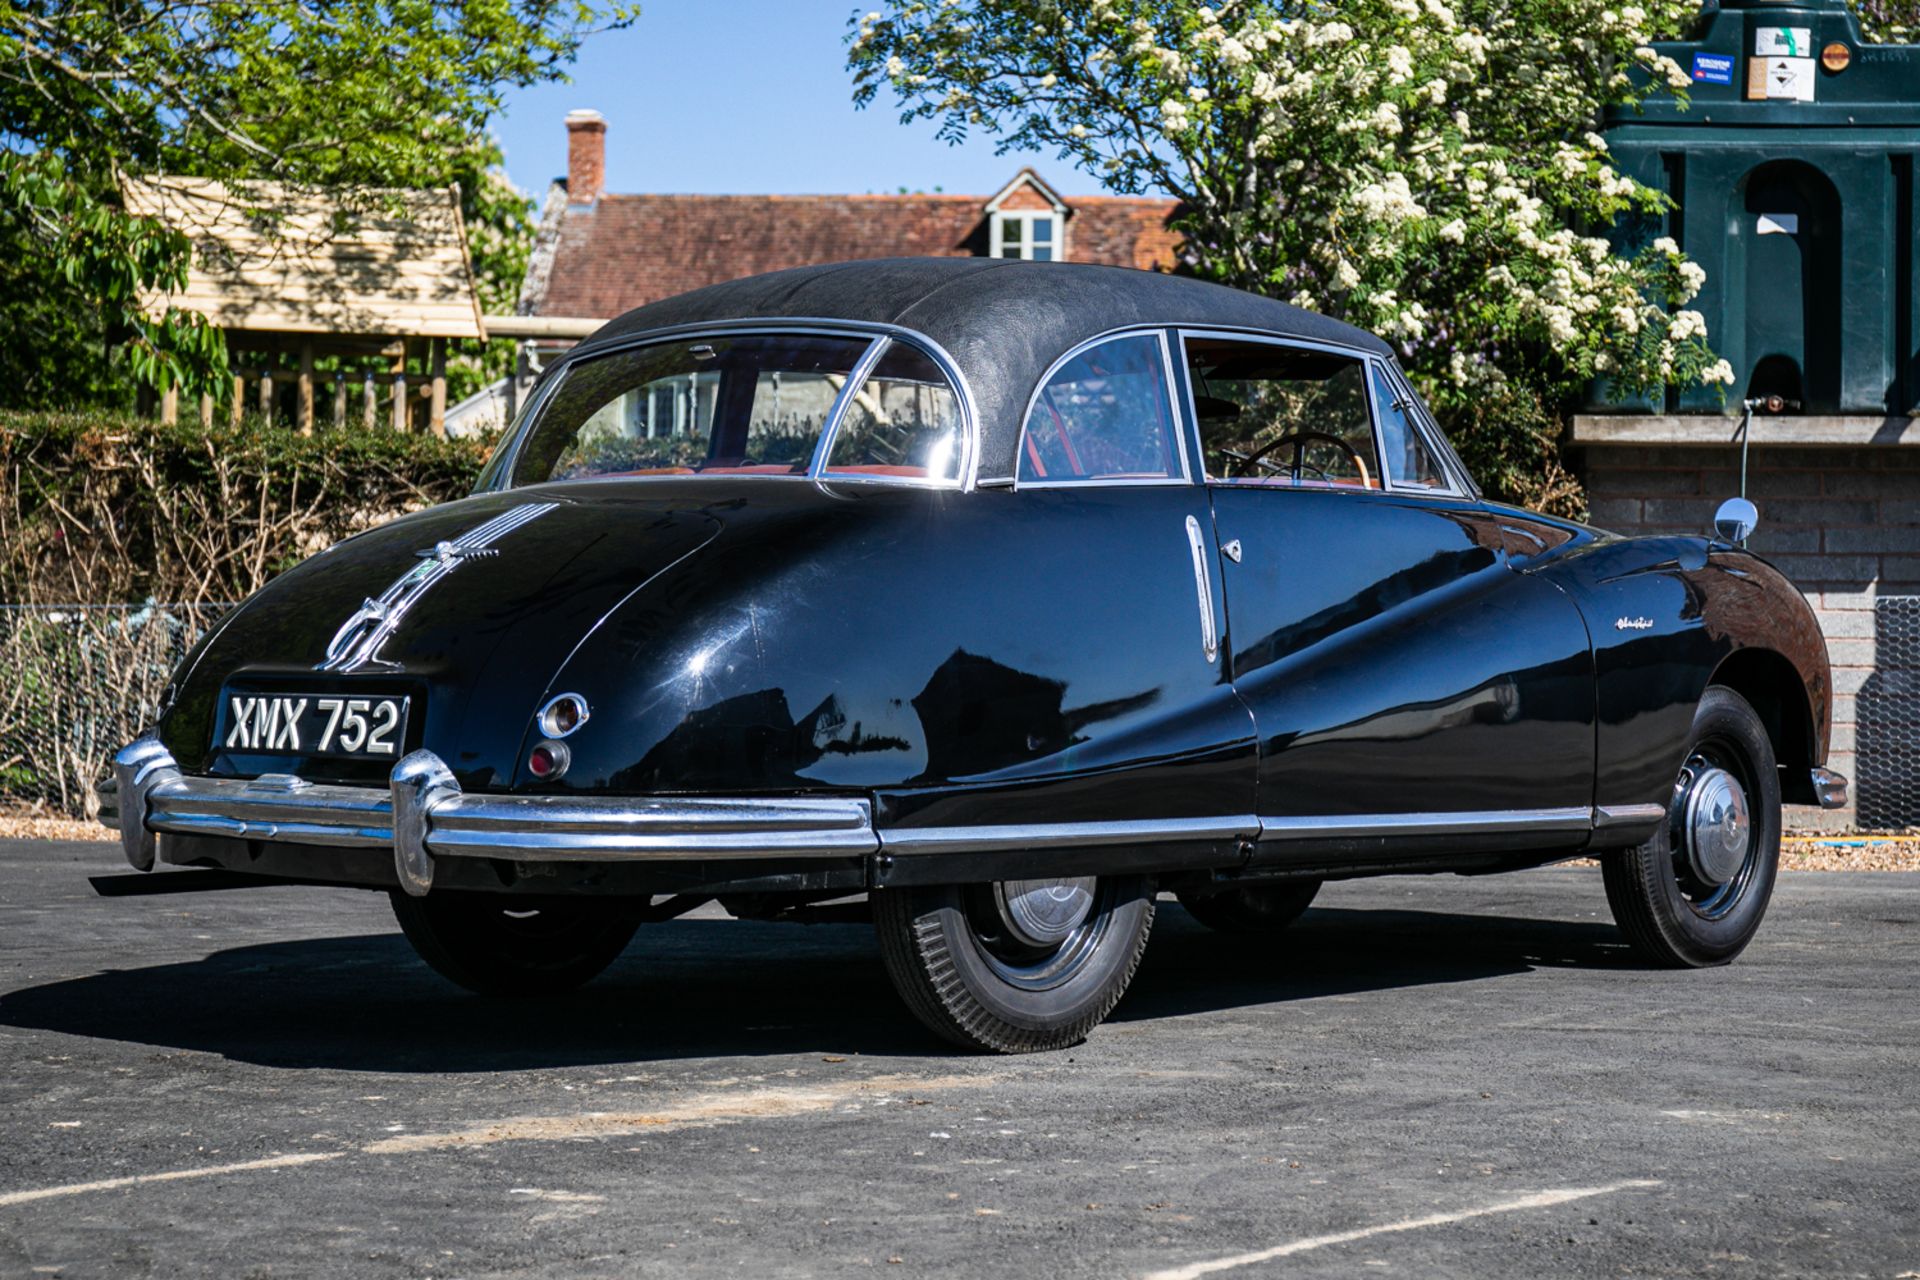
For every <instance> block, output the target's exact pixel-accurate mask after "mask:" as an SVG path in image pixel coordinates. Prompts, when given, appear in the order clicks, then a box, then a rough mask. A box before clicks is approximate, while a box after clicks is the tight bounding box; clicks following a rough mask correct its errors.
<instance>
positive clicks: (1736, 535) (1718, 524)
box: [1713, 498, 1760, 545]
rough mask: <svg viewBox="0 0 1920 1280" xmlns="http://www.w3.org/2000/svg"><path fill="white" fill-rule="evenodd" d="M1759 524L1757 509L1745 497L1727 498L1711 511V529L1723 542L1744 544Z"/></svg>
mask: <svg viewBox="0 0 1920 1280" xmlns="http://www.w3.org/2000/svg"><path fill="white" fill-rule="evenodd" d="M1759 525H1760V511H1759V509H1758V508H1757V507H1755V506H1754V505H1753V504H1752V503H1751V502H1748V501H1747V500H1746V499H1745V498H1728V499H1727V500H1726V501H1725V502H1723V503H1721V504H1720V509H1719V510H1718V511H1716V512H1714V513H1713V531H1714V532H1715V533H1716V534H1718V535H1720V538H1721V540H1722V541H1723V542H1731V543H1735V544H1736V545H1740V544H1744V543H1745V542H1746V540H1747V539H1748V538H1750V537H1752V536H1753V531H1754V530H1755V529H1756V528H1758V527H1759Z"/></svg>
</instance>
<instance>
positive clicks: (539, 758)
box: [527, 747, 559, 778]
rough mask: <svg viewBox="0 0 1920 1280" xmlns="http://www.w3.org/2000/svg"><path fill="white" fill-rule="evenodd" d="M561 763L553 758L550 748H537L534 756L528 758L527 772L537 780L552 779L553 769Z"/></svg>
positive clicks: (534, 750)
mask: <svg viewBox="0 0 1920 1280" xmlns="http://www.w3.org/2000/svg"><path fill="white" fill-rule="evenodd" d="M558 763H559V762H558V761H557V760H555V759H554V758H553V750H552V748H550V747H535V748H534V749H533V754H532V755H530V756H528V757H527V771H528V772H529V773H531V774H533V776H534V777H536V778H551V777H552V776H553V767H554V765H556V764H558Z"/></svg>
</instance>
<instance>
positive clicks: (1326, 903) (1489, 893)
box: [0, 841, 1920, 1280]
mask: <svg viewBox="0 0 1920 1280" xmlns="http://www.w3.org/2000/svg"><path fill="white" fill-rule="evenodd" d="M124 869H125V868H124V865H123V864H121V863H120V862H119V856H118V850H117V847H115V846H111V845H102V844H55V843H50V842H27V841H11V842H0V1277H5V1278H7V1280H11V1278H12V1277H32V1276H37V1275H49V1276H63V1277H83V1276H220V1277H256V1276H258V1277H267V1276H275V1277H277V1276H351V1277H410V1278H418V1277H434V1276H468V1277H495V1276H500V1277H505V1276H513V1277H529V1276H540V1277H556V1278H558V1277H565V1278H567V1280H577V1278H582V1277H601V1276H608V1277H613V1276H651V1275H660V1276H667V1275H672V1276H680V1275H696V1276H703V1275H723V1274H726V1275H732V1274H745V1275H753V1276H756V1277H759V1276H840V1275H845V1274H847V1273H850V1272H861V1271H864V1270H867V1269H873V1270H876V1271H879V1272H881V1273H883V1274H887V1275H951V1276H971V1275H993V1276H996V1277H1003V1276H1009V1275H1023V1276H1034V1277H1054V1276H1100V1277H1110V1276H1180V1277H1199V1276H1203V1275H1222V1276H1228V1277H1246V1278H1248V1280H1252V1278H1253V1277H1269V1276H1289V1277H1292V1276H1328V1277H1332V1276H1338V1277H1352V1276H1356V1275H1365V1276H1374V1275H1379V1276H1396V1275H1398V1276H1410V1277H1411V1276H1417V1277H1422V1278H1426V1277H1436V1276H1473V1277H1491V1276H1515V1277H1538V1276H1741V1277H1745V1276H1807V1275H1835V1276H1856V1275H1858V1276H1878V1277H1886V1278H1888V1280H1893V1278H1895V1277H1900V1276H1903V1275H1905V1276H1908V1277H1913V1276H1916V1275H1920V1000H1916V987H1917V986H1920V976H1917V968H1916V962H1920V930H1916V927H1915V925H1916V920H1920V875H1912V874H1907V875H1902V874H1895V873H1886V874H1873V873H1832V874H1815V873H1801V874H1794V875H1789V876H1787V877H1786V878H1785V879H1784V880H1783V882H1782V886H1781V889H1780V892H1779V894H1778V895H1777V897H1776V899H1775V903H1774V907H1773V911H1772V913H1771V914H1770V915H1769V917H1768V919H1767V921H1766V923H1765V924H1764V925H1763V926H1762V929H1761V933H1760V937H1759V939H1758V941H1757V942H1756V943H1755V944H1754V946H1753V947H1752V948H1751V949H1750V950H1749V951H1748V952H1747V954H1746V955H1745V956H1743V957H1742V958H1741V959H1740V960H1738V961H1737V962H1735V963H1734V964H1733V965H1731V966H1729V967H1726V968H1722V969H1716V970H1709V971H1703V972H1686V973H1671V972H1661V971H1655V970H1649V969H1645V968H1642V967H1640V966H1639V965H1637V964H1636V963H1635V962H1634V961H1633V959H1632V958H1631V957H1630V956H1629V955H1628V954H1627V953H1626V952H1625V950H1624V948H1623V946H1622V945H1621V942H1620V940H1619V937H1618V935H1617V934H1616V932H1615V930H1614V928H1613V925H1612V923H1611V921H1610V919H1609V917H1608V915H1607V911H1606V903H1605V899H1604V896H1603V894H1602V892H1601V887H1600V880H1599V875H1598V873H1597V872H1595V871H1592V870H1582V869H1576V868H1557V869H1547V870H1542V871H1535V872H1527V873H1523V874H1520V875H1512V876H1503V877H1492V878H1482V879H1465V878H1458V877H1451V876H1447V877H1433V878H1395V879H1386V880H1373V881H1359V882H1353V883H1348V884H1338V885H1332V886H1329V887H1328V888H1327V889H1326V890H1325V891H1324V892H1323V894H1322V895H1321V898H1320V900H1319V903H1318V905H1317V906H1316V908H1315V909H1314V910H1313V911H1311V912H1309V913H1308V915H1307V916H1306V917H1305V919H1304V920H1302V921H1301V922H1300V924H1299V925H1297V926H1296V927H1295V929H1294V930H1292V931H1291V932H1290V933H1289V934H1288V935H1287V936H1285V937H1284V938H1283V939H1281V940H1278V941H1269V942H1260V943H1247V942H1241V941H1236V940H1233V939H1228V938H1223V937H1220V936H1218V935H1214V934H1210V933H1208V932H1207V931H1206V930H1205V929H1203V928H1202V927H1201V926H1199V925H1198V924H1196V923H1195V922H1194V921H1192V920H1191V919H1190V918H1189V917H1188V916H1187V915H1186V914H1185V913H1184V912H1183V911H1182V910H1181V909H1180V908H1179V907H1178V906H1177V905H1176V904H1174V903H1172V902H1171V901H1163V903H1162V904H1161V910H1160V916H1159V920H1158V922H1157V923H1156V925H1155V930H1154V937H1153V942H1152V944H1151V946H1150V948H1149V950H1148V952H1147V956H1146V960H1145V962H1144V964H1143V965H1142V967H1141V970H1140V974H1139V977H1138V979H1137V981H1136V982H1135V984H1134V988H1133V991H1132V993H1131V994H1130V995H1129V996H1128V998H1127V999H1126V1000H1125V1001H1124V1002H1123V1003H1122V1004H1121V1006H1120V1008H1119V1010H1118V1011H1117V1012H1116V1014H1115V1015H1114V1017H1113V1018H1112V1019H1111V1020H1110V1021H1109V1022H1108V1023H1107V1025H1105V1026H1104V1027H1102V1028H1100V1029H1099V1030H1098V1031H1096V1032H1095V1033H1094V1035H1093V1037H1092V1038H1091V1039H1090V1040H1089V1041H1088V1042H1087V1043H1086V1044H1084V1045H1082V1046H1080V1047H1078V1048H1076V1049H1072V1050H1068V1051H1065V1052H1062V1053H1054V1054H1044V1055H1037V1056H1033V1057H1025V1058H987V1057H975V1056H968V1055H964V1054H958V1053H951V1052H948V1051H947V1050H945V1049H944V1048H942V1047H941V1046H940V1045H939V1044H938V1043H936V1042H935V1041H933V1040H932V1039H931V1038H930V1037H929V1036H928V1035H926V1034H925V1033H923V1032H922V1031H921V1030H920V1029H919V1028H918V1026H917V1025H916V1024H915V1023H914V1022H913V1021H912V1019H911V1018H910V1016H909V1015H908V1014H907V1013H906V1011H905V1010H904V1008H903V1007H902V1006H901V1005H900V1004H899V1003H898V1002H897V1000H896V999H895V997H894V996H893V993H892V991H891V989H890V988H889V986H888V984H887V981H886V977H885V975H884V974H883V972H882V971H881V967H880V959H879V953H878V951H877V949H876V947H875V945H874V942H873V939H872V936H871V933H870V931H869V930H868V929H867V928H866V927H864V926H860V925H850V924H834V925H806V926H802V925H780V924H748V923H741V922H737V921H732V920H729V919H726V918H724V916H723V915H721V914H720V913H719V912H718V911H717V910H715V909H713V908H708V909H704V910H703V911H702V912H700V913H698V914H697V915H695V916H693V917H690V918H686V919H683V920H679V921H675V922H673V923H670V924H662V925H649V926H646V927H644V928H643V929H642V930H641V932H640V935H639V936H638V937H637V938H636V939H635V941H634V944H633V946H632V947H631V948H630V949H629V951H628V952H627V954H626V956H625V957H624V958H623V960H622V961H621V962H620V963H619V964H618V965H617V966H616V967H615V968H614V969H613V970H611V971H610V972H609V973H608V974H606V975H605V976H604V977H602V978H601V979H599V980H598V981H596V982H594V983H593V984H591V985H590V986H588V987H587V988H585V989H584V990H582V991H581V992H579V993H577V994H575V995H572V996H568V997H566V998H563V999H555V1000H543V1001H537V1002H525V1003H512V1002H494V1001H486V1000H482V999H480V998H478V997H474V996H469V995H467V994H464V993H462V992H460V991H458V990H457V989H455V988H453V987H450V986H448V985H447V984H445V983H444V982H442V981H441V980H439V979H438V978H436V977H435V976H434V975H433V974H431V973H430V972H429V971H428V970H427V969H426V968H425V967H424V966H423V965H421V964H420V963H419V962H418V961H417V960H416V959H415V958H414V956H413V954H412V952H411V951H410V950H409V949H408V947H407V945H406V944H405V942H404V941H403V940H402V939H401V938H400V936H399V934H398V932H397V931H396V930H395V928H394V926H393V923H392V917H391V915H390V914H389V912H388V908H387V904H386V900H385V899H384V897H382V896H379V895H375V894H369V893H362V892H356V891H351V890H330V889H300V888H275V889H258V890H244V891H235V892H226V893H214V894H205V895H179V896H166V897H151V898H116V899H105V898H99V897H96V896H94V895H93V894H92V892H91V890H90V889H89V887H88V885H87V882H86V877H87V875H89V874H99V873H103V872H105V873H111V872H115V871H121V870H124Z"/></svg>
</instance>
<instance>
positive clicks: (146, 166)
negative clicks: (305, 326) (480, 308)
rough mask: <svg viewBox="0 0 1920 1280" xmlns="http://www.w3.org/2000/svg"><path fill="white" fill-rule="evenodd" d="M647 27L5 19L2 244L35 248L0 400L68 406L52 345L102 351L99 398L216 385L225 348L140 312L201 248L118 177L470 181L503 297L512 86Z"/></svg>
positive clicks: (352, 12) (460, 15)
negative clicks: (507, 112) (504, 172)
mask: <svg viewBox="0 0 1920 1280" xmlns="http://www.w3.org/2000/svg"><path fill="white" fill-rule="evenodd" d="M636 13H637V7H636V6H635V5H633V4H631V3H620V2H614V3H605V4H602V3H598V2H597V0H113V2H112V3H104V4H71V3H67V2H66V0H9V2H8V3H5V4H0V149H3V151H4V154H0V161H4V163H0V244H8V245H25V246H27V247H28V248H29V249H30V253H29V254H28V255H27V256H26V257H24V258H16V259H15V260H13V261H11V262H10V263H9V264H8V266H7V270H8V271H9V272H10V273H11V281H10V282H18V284H19V286H20V287H18V288H16V289H11V290H9V291H8V295H7V297H6V298H5V299H3V300H0V308H4V310H0V318H4V319H5V320H6V321H8V322H9V323H8V324H7V326H6V328H5V329H4V330H0V403H24V404H49V403H54V402H55V401H56V400H57V399H58V397H57V394H56V393H55V391H53V390H51V389H49V388H48V385H47V384H48V382H49V379H50V378H53V379H57V378H58V376H59V374H60V373H61V372H63V370H62V369H60V368H59V367H57V366H58V364H59V362H60V361H62V360H64V361H67V362H68V363H70V364H71V363H73V362H75V361H76V360H77V357H71V356H61V357H49V356H47V355H45V354H43V353H42V352H41V351H40V350H39V349H38V342H37V340H39V339H43V338H56V337H68V338H71V337H83V338H85V339H86V341H85V342H83V343H81V344H79V346H78V349H79V350H82V351H98V352H99V355H98V357H97V359H96V361H95V362H94V363H93V365H92V367H91V368H90V370H89V371H88V372H86V373H85V374H84V375H82V376H80V377H78V378H77V379H76V381H77V384H78V387H77V389H78V390H81V391H85V392H95V393H99V394H100V398H101V399H103V400H112V399H115V398H120V399H121V400H122V402H124V396H125V387H126V382H127V379H128V378H129V377H134V378H139V379H141V380H146V381H150V382H155V383H158V384H161V385H166V384H168V383H174V384H178V385H180V386H182V387H183V388H185V389H186V390H187V391H189V392H193V391H197V390H200V389H203V388H206V389H214V390H218V389H219V384H220V381H221V379H220V374H221V371H222V367H223V355H222V352H221V348H220V343H219V339H218V335H217V334H214V333H212V332H211V331H209V330H206V329H205V328H204V327H202V326H199V325H197V324H195V323H194V322H193V321H191V320H190V319H188V318H186V317H181V316H177V315H167V316H162V317H158V318H148V317H144V316H142V315H141V314H140V313H139V310H138V308H137V306H136V300H137V297H138V295H139V294H140V293H141V292H142V291H143V290H151V289H154V288H165V287H167V286H168V285H170V284H172V283H174V282H176V281H177V280H178V279H179V278H180V272H181V271H182V270H183V269H184V266H185V261H186V246H185V244H184V242H183V241H182V240H181V239H180V238H179V237H177V236H172V235H170V234H168V233H166V232H164V231H161V230H159V229H157V228H155V227H153V226H151V225H150V224H146V223H143V222H141V221H140V220H137V219H133V218H130V217H128V216H127V215H126V213H125V212H124V211H123V210H122V209H121V208H120V207H119V202H118V197H117V183H118V180H119V178H120V177H121V176H122V175H124V174H142V173H168V174H185V175H195V176H201V177H209V178H217V179H223V180H232V179H245V178H271V179H274V180H277V181H279V182H282V183H286V184H288V185H290V186H293V187H295V188H307V189H313V190H326V191H343V190H348V189H352V188H365V187H404V188H420V187H432V186H444V185H446V184H448V183H450V182H455V181H458V182H459V183H460V184H461V191H462V195H463V201H464V204H465V209H464V210H463V212H464V213H465V215H466V217H467V219H468V221H469V226H470V227H472V228H473V229H474V230H475V233H476V237H475V238H476V244H475V247H476V249H477V250H478V255H477V261H476V264H475V265H476V267H477V269H478V270H479V272H480V274H481V277H482V289H483V293H484V294H485V295H486V296H487V298H488V301H490V302H493V301H498V300H500V299H502V298H503V297H505V296H506V294H505V293H504V291H505V290H506V289H508V288H509V287H510V286H511V285H517V282H518V279H519V274H520V267H521V265H522V264H523V263H524V260H525V253H526V242H527V238H528V236H529V235H530V227H529V226H528V218H527V214H528V211H529V205H528V203H527V202H526V200H525V199H524V198H523V197H521V196H519V194H518V193H516V192H514V191H512V189H511V187H509V186H507V185H506V183H505V181H504V178H502V177H501V176H500V175H499V174H498V173H497V165H498V161H499V152H498V148H497V147H496V146H495V145H494V144H493V143H492V141H491V140H490V139H489V138H488V137H487V135H486V125H487V122H488V120H489V119H491V118H492V116H493V115H494V113H495V112H496V111H498V109H499V107H500V104H501V101H502V95H503V93H504V92H505V91H506V90H507V89H508V88H510V87H514V86H521V85H528V84H533V83H537V82H540V81H545V80H552V79H557V78H561V77H562V76H563V75H564V71H565V67H566V65H567V64H568V63H569V62H571V61H572V59H573V58H574V56H575V54H576V52H577V50H578V48H579V44H580V41H581V40H582V39H583V38H584V37H585V36H586V35H587V34H589V33H590V32H591V31H592V30H593V29H594V28H595V26H596V24H604V25H612V26H618V25H624V24H626V23H627V22H630V21H631V20H632V18H633V17H634V16H635V14H636ZM106 344H113V347H114V351H115V353H116V354H115V355H114V357H113V359H112V361H111V362H109V360H108V358H107V355H106ZM490 358H491V359H492V360H493V361H494V362H495V363H498V362H499V361H500V359H501V358H502V357H500V356H497V355H496V356H492V357H490ZM50 360H52V361H54V364H55V367H49V366H48V362H49V361H50ZM475 376H476V378H477V376H478V371H477V370H476V375H475ZM116 389H117V391H118V396H117V397H116V395H115V394H114V392H115V390H116ZM456 389H457V390H458V389H464V388H458V387H457V388H456Z"/></svg>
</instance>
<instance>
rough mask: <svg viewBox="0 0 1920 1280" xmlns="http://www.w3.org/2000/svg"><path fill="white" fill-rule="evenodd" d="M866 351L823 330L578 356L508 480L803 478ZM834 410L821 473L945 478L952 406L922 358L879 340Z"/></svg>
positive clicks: (954, 458) (855, 340)
mask: <svg viewBox="0 0 1920 1280" xmlns="http://www.w3.org/2000/svg"><path fill="white" fill-rule="evenodd" d="M872 343H873V339H870V338H862V337H843V336H835V335H828V334H792V333H789V334H742V335H734V336H724V335H716V336H712V337H690V338H685V339H677V340H674V341H671V342H658V343H653V344H650V345H648V346H644V347H639V348H636V349H633V350H629V351H619V352H614V353H613V354H611V355H605V356H599V357H595V358H593V359H588V360H582V361H580V362H579V363H578V364H575V365H573V366H572V367H571V368H569V369H567V370H566V371H565V372H564V373H563V374H562V380H561V382H560V384H559V385H558V386H556V387H555V388H554V390H553V392H552V394H551V395H550V396H549V397H548V398H547V401H546V403H545V404H544V405H543V406H541V408H540V409H539V411H538V417H537V418H536V420H535V421H534V422H533V423H532V424H531V425H530V426H529V427H528V428H526V430H525V436H524V439H523V442H522V443H521V446H520V448H519V449H518V451H517V454H516V456H515V459H514V462H513V483H514V484H516V485H526V484H541V483H545V482H549V481H556V480H583V479H589V478H593V477H606V476H650V475H677V476H716V475H730V476H739V475H784V476H795V475H805V474H807V473H808V471H809V470H810V469H811V468H812V467H813V465H814V460H815V455H816V453H817V452H818V451H819V449H820V445H821V437H822V435H823V434H824V433H825V431H826V430H827V428H828V427H829V425H830V423H831V420H832V418H833V415H834V409H835V406H836V405H838V404H840V403H841V399H842V395H841V393H842V391H843V390H844V389H845V387H846V383H847V379H848V378H849V377H851V376H852V374H853V371H854V369H855V367H856V366H857V365H858V364H859V363H860V359H861V357H862V356H863V355H864V354H865V353H866V351H867V349H868V348H869V347H870V346H871V345H872ZM848 402H849V404H850V405H851V406H852V409H851V411H850V412H849V413H848V414H847V415H846V417H847V422H846V423H845V424H844V425H843V426H842V428H841V437H842V438H841V439H840V440H839V441H838V442H836V444H835V445H834V446H833V457H832V460H831V467H830V469H831V471H832V472H833V473H834V474H836V475H849V474H850V475H856V476H862V477H892V478H903V479H916V480H936V481H949V482H951V481H957V479H958V474H959V459H960V456H961V449H960V444H961V428H960V413H959V407H958V405H959V402H958V398H957V397H956V396H955V394H954V392H953V389H952V387H951V385H950V384H949V383H948V382H947V380H946V378H945V377H944V375H942V374H941V373H940V371H939V369H938V368H937V367H936V366H935V365H934V364H933V363H932V361H931V360H929V359H927V358H926V357H925V356H924V355H921V354H920V353H919V352H917V351H915V350H914V349H913V348H912V347H909V346H906V345H905V344H902V343H898V342H895V343H891V344H889V347H888V350H887V351H886V352H885V353H884V354H883V356H882V358H881V359H880V360H879V361H878V362H877V364H876V366H875V367H874V368H873V369H872V371H871V372H870V373H868V375H867V376H866V378H865V380H864V381H863V382H862V383H861V385H860V387H859V388H857V389H856V391H855V393H854V395H853V396H852V397H850V398H849V399H848Z"/></svg>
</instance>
